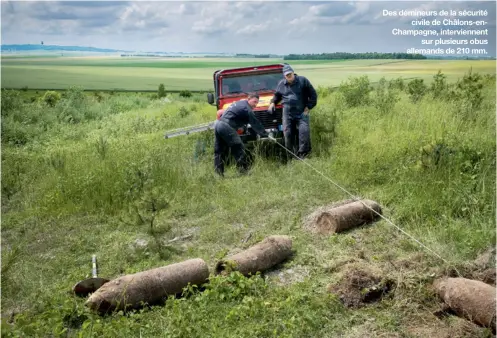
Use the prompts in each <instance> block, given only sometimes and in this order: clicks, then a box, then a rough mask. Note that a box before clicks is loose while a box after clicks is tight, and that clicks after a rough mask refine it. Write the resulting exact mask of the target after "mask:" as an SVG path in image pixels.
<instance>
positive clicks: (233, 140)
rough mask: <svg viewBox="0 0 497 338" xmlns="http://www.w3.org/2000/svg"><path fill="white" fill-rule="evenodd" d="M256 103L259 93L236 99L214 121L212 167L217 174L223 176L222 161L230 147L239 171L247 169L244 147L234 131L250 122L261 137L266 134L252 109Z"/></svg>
mask: <svg viewBox="0 0 497 338" xmlns="http://www.w3.org/2000/svg"><path fill="white" fill-rule="evenodd" d="M258 103H259V95H257V94H249V95H248V98H247V99H246V100H240V101H237V102H235V103H233V104H232V105H231V106H229V107H228V109H226V111H225V112H224V113H223V114H222V115H221V117H220V119H219V120H218V121H216V125H215V127H214V135H215V137H216V139H215V143H214V168H215V170H216V173H218V174H219V175H221V176H224V163H225V159H226V156H227V155H228V150H230V149H231V152H232V154H233V156H234V157H235V160H236V165H237V167H238V170H239V171H240V173H242V174H243V173H246V172H247V171H248V168H249V163H248V161H247V158H246V155H245V147H244V145H243V143H242V140H241V138H240V135H238V133H237V132H236V131H237V129H238V128H241V127H243V126H244V125H246V124H250V126H251V127H252V128H253V129H254V130H255V132H256V133H257V134H259V135H260V136H263V137H267V136H268V133H267V132H266V130H265V129H264V127H263V125H262V124H261V123H260V122H259V120H257V117H256V116H255V114H254V111H253V109H254V108H255V107H256V106H257V104H258Z"/></svg>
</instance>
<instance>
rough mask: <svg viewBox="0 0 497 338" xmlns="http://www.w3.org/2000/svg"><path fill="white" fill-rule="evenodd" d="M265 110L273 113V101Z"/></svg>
mask: <svg viewBox="0 0 497 338" xmlns="http://www.w3.org/2000/svg"><path fill="white" fill-rule="evenodd" d="M267 111H268V112H269V113H270V114H272V113H274V103H271V104H270V105H269V107H268V108H267Z"/></svg>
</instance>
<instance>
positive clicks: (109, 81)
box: [2, 57, 495, 91]
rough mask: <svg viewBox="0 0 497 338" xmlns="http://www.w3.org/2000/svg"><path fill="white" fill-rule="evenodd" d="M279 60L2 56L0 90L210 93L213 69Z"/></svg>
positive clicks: (450, 71)
mask: <svg viewBox="0 0 497 338" xmlns="http://www.w3.org/2000/svg"><path fill="white" fill-rule="evenodd" d="M280 62H283V61H282V60H281V59H242V58H241V59H234V58H227V59H221V58H212V59H198V58H191V59H187V58H178V59H175V58H171V59H152V58H115V57H100V58H98V57H86V58H85V57H81V58H77V57H74V58H69V57H67V58H63V57H58V58H53V59H50V58H46V57H44V58H39V59H34V58H18V59H15V58H5V59H2V88H23V87H26V86H27V87H28V88H30V89H67V88H68V87H69V86H72V85H78V86H82V87H83V88H85V89H91V90H136V91H140V90H156V89H157V88H158V86H159V84H160V83H164V85H165V87H166V90H183V89H188V90H191V91H208V90H212V87H213V84H212V73H213V72H214V71H215V70H217V69H223V68H231V67H239V66H247V65H261V64H267V63H280ZM289 63H290V64H292V66H294V68H295V70H296V72H298V73H300V74H302V75H305V76H306V77H308V78H309V79H310V80H311V81H312V83H313V84H314V85H316V86H338V85H339V84H340V83H341V82H343V81H345V80H347V78H348V77H349V76H358V75H362V74H366V75H368V77H369V78H370V79H371V81H378V80H379V79H380V78H381V77H385V78H387V79H393V78H397V77H400V76H401V77H403V78H405V79H411V78H414V77H419V78H423V79H425V81H430V80H431V78H432V74H433V73H436V72H437V71H438V70H439V69H440V70H442V71H443V72H444V74H446V75H447V78H448V80H449V81H453V80H455V79H457V78H458V77H460V76H462V74H464V72H467V71H468V70H469V69H470V68H472V69H473V70H474V71H476V72H479V73H490V74H495V61H494V60H464V61H440V60H414V61H409V60H330V61H320V60H316V61H314V60H307V61H306V60H303V61H300V60H299V61H291V62H289Z"/></svg>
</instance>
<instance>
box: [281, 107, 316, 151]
mask: <svg viewBox="0 0 497 338" xmlns="http://www.w3.org/2000/svg"><path fill="white" fill-rule="evenodd" d="M282 122H283V135H284V137H285V147H286V148H288V149H289V150H290V151H292V152H293V153H294V154H295V155H297V156H298V157H301V158H304V157H306V156H307V155H309V153H310V152H311V133H310V128H309V114H308V115H305V114H304V113H301V114H295V113H290V112H283V121H282Z"/></svg>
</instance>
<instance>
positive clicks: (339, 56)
mask: <svg viewBox="0 0 497 338" xmlns="http://www.w3.org/2000/svg"><path fill="white" fill-rule="evenodd" d="M283 59H284V60H344V59H417V60H419V59H426V56H424V55H421V54H408V53H376V52H374V53H341V52H337V53H321V54H289V55H285V56H284V57H283Z"/></svg>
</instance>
